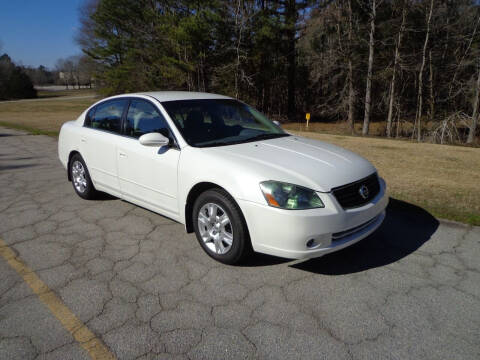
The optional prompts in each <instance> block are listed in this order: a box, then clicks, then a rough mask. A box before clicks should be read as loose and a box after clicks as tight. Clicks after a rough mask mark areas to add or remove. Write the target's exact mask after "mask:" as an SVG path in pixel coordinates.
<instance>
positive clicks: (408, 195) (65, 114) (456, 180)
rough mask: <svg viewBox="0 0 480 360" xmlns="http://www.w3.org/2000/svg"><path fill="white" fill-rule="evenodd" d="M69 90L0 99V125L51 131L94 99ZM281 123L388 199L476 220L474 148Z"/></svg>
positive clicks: (479, 166) (479, 156)
mask: <svg viewBox="0 0 480 360" xmlns="http://www.w3.org/2000/svg"><path fill="white" fill-rule="evenodd" d="M75 94H78V95H79V96H81V97H79V98H78V99H70V98H69V99H62V98H61V97H57V98H45V99H41V100H35V101H21V102H5V103H1V102H0V125H1V126H7V127H14V128H19V129H24V130H27V131H30V132H32V133H35V134H47V135H57V134H58V131H59V129H60V126H61V125H62V124H63V123H64V122H65V121H68V120H73V119H76V118H77V117H78V116H79V115H80V114H81V112H82V111H83V110H85V108H87V107H88V106H89V105H90V104H92V103H94V102H95V101H97V98H85V97H84V96H85V95H86V94H91V92H88V90H81V91H80V92H77V93H75V92H73V93H72V92H71V91H68V92H64V93H63V94H61V96H68V97H70V96H72V95H75ZM287 128H289V129H290V130H291V131H292V130H293V131H294V132H296V133H297V134H299V135H302V136H306V137H311V138H314V139H318V140H322V141H326V142H330V143H333V144H336V145H339V146H342V147H345V148H347V149H349V150H352V151H354V152H357V153H359V154H361V155H363V156H364V157H366V158H367V159H369V160H370V161H371V162H372V163H373V164H374V165H375V166H376V167H377V169H378V172H379V174H380V175H381V176H382V177H383V178H385V180H386V181H387V185H388V191H389V194H390V196H392V197H393V198H396V199H399V200H403V201H406V202H409V203H412V204H415V205H418V206H420V207H422V208H424V209H425V210H427V211H429V212H430V213H431V214H433V215H435V216H437V217H439V218H444V219H450V220H456V221H461V222H464V223H468V224H472V225H480V148H470V147H461V146H447V145H435V144H428V143H420V144H419V143H416V142H410V141H402V140H387V139H382V138H362V137H356V136H339V135H333V134H326V133H318V132H304V131H298V130H299V129H292V128H291V127H290V126H288V125H287ZM314 130H318V131H322V132H323V131H325V130H327V129H320V128H319V129H316V128H315V129H314ZM327 131H328V130H327Z"/></svg>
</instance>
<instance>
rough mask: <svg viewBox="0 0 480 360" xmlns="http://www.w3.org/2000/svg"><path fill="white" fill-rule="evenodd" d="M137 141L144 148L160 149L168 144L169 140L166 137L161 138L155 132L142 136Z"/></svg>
mask: <svg viewBox="0 0 480 360" xmlns="http://www.w3.org/2000/svg"><path fill="white" fill-rule="evenodd" d="M138 140H139V141H140V144H142V145H144V146H158V147H162V146H166V145H168V144H169V143H170V140H169V139H168V138H167V137H165V136H163V135H162V134H160V133H156V132H151V133H148V134H144V135H142V136H140V138H139V139H138Z"/></svg>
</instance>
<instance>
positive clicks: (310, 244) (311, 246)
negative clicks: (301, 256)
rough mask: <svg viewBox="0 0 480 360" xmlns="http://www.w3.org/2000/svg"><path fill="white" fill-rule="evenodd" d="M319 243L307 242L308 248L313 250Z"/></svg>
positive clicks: (313, 240) (311, 240)
mask: <svg viewBox="0 0 480 360" xmlns="http://www.w3.org/2000/svg"><path fill="white" fill-rule="evenodd" d="M317 245H318V244H317V242H316V241H315V239H310V240H308V241H307V248H309V249H311V248H313V247H315V246H317Z"/></svg>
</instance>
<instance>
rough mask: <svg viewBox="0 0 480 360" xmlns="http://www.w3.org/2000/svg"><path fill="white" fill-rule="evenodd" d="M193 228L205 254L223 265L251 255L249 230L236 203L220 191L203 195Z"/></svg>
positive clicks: (209, 191)
mask: <svg viewBox="0 0 480 360" xmlns="http://www.w3.org/2000/svg"><path fill="white" fill-rule="evenodd" d="M193 226H194V229H195V234H196V235H197V240H198V242H199V243H200V245H201V246H202V248H203V249H204V250H205V252H206V253H207V254H208V255H210V256H211V257H212V258H214V259H215V260H217V261H220V262H222V263H224V264H235V263H238V262H240V261H241V260H243V259H244V258H245V257H246V255H247V254H248V253H250V250H251V248H250V238H249V235H248V229H247V226H246V223H245V220H244V218H243V215H242V213H241V210H240V208H239V207H238V205H237V204H236V203H235V201H234V200H233V199H232V198H231V197H230V196H229V195H228V193H226V192H225V191H223V190H221V189H213V190H208V191H205V192H204V193H202V194H201V195H200V196H199V197H198V199H197V200H196V201H195V205H194V207H193Z"/></svg>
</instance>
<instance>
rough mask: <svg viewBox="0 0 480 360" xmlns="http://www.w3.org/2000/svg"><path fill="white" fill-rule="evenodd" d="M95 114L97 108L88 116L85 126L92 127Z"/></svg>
mask: <svg viewBox="0 0 480 360" xmlns="http://www.w3.org/2000/svg"><path fill="white" fill-rule="evenodd" d="M94 114H95V108H93V109H91V110H90V111H89V112H88V114H87V116H85V123H84V124H85V126H88V127H90V126H92V119H93V115H94Z"/></svg>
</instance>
